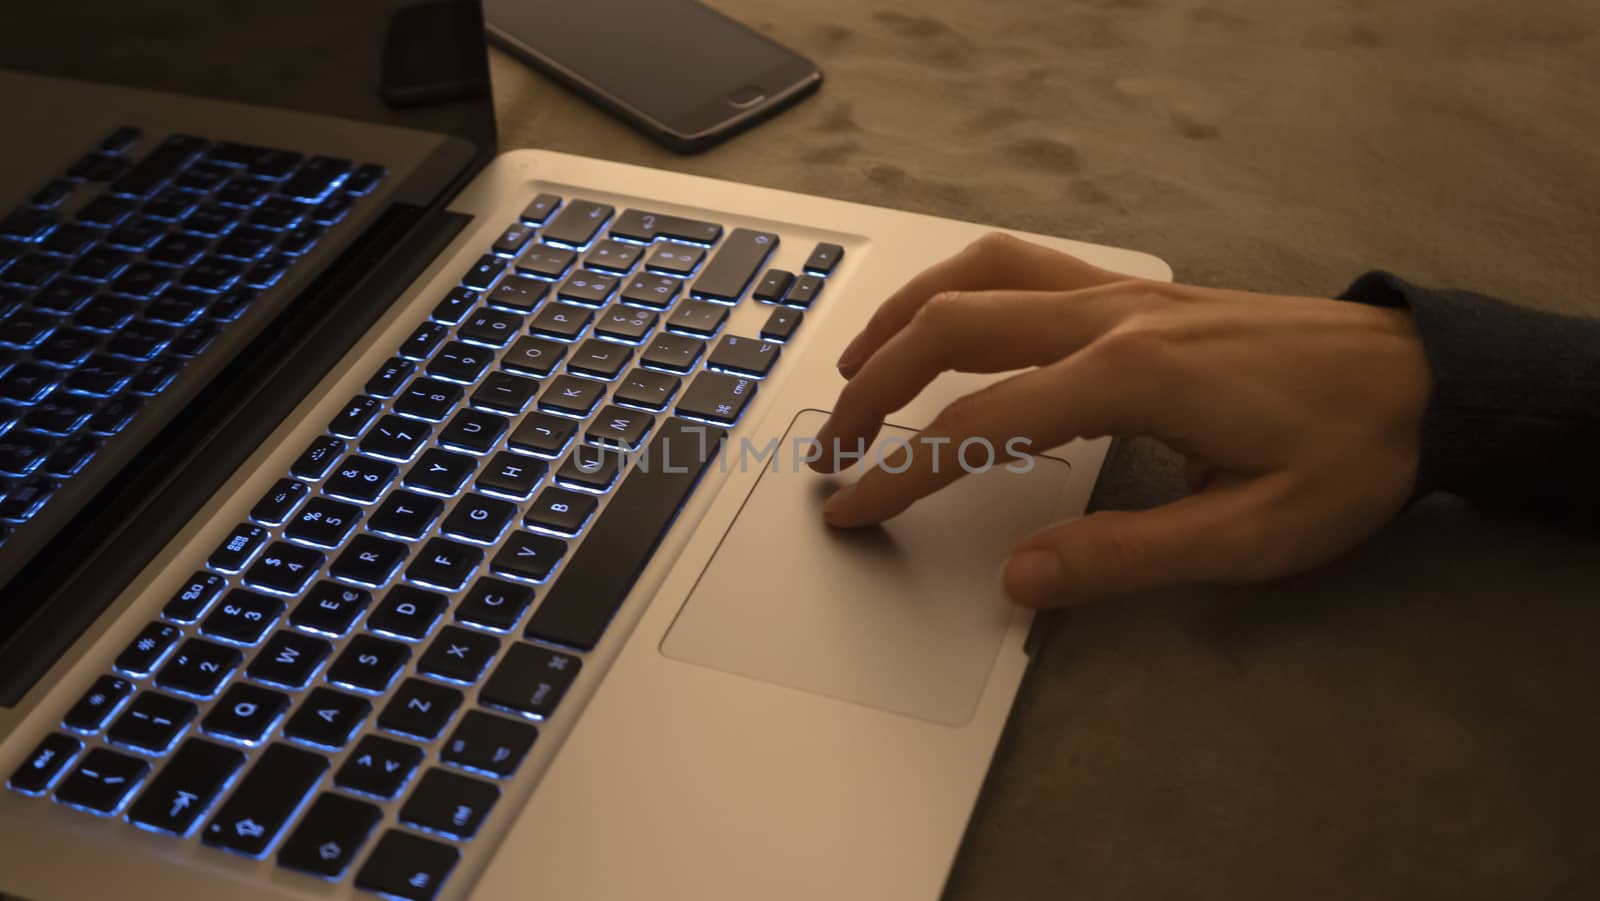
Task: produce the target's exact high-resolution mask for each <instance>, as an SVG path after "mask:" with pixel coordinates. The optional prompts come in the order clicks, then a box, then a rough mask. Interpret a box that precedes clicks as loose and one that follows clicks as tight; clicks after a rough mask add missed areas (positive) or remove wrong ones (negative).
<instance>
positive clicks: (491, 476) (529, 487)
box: [473, 451, 549, 501]
mask: <svg viewBox="0 0 1600 901" xmlns="http://www.w3.org/2000/svg"><path fill="white" fill-rule="evenodd" d="M548 469H549V465H548V464H546V463H545V462H544V461H543V460H529V459H528V458H527V457H524V456H522V455H521V454H511V453H506V452H504V451H502V452H500V453H498V454H495V455H494V457H493V458H491V459H490V460H489V462H488V464H487V465H485V466H484V468H483V472H482V473H481V474H479V476H478V480H477V481H476V482H474V483H473V486H474V487H475V488H477V489H478V490H479V491H482V492H484V493H485V494H492V495H495V496H497V497H508V498H512V499H514V500H519V501H525V500H527V499H528V498H530V497H532V496H533V491H534V489H535V488H538V487H539V483H540V482H541V481H543V480H544V476H545V472H546V471H547V470H548Z"/></svg>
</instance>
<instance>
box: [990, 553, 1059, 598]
mask: <svg viewBox="0 0 1600 901" xmlns="http://www.w3.org/2000/svg"><path fill="white" fill-rule="evenodd" d="M1004 581H1005V588H1006V593H1007V594H1009V595H1011V599H1012V600H1014V601H1016V602H1017V603H1019V604H1022V605H1024V606H1028V607H1043V606H1045V605H1047V604H1049V603H1050V602H1051V601H1054V600H1055V599H1057V598H1058V597H1060V596H1061V590H1062V588H1063V587H1064V586H1063V585H1062V574H1061V557H1060V555H1058V554H1057V553H1056V552H1054V551H1045V550H1031V551H1021V552H1019V553H1016V554H1012V555H1011V557H1010V559H1008V560H1006V566H1005V576H1004Z"/></svg>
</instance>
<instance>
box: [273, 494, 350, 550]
mask: <svg viewBox="0 0 1600 901" xmlns="http://www.w3.org/2000/svg"><path fill="white" fill-rule="evenodd" d="M360 521H361V508H360V507H356V506H353V505H351V504H346V503H343V502H340V501H335V500H329V499H328V498H325V497H314V498H312V499H311V500H309V501H307V502H306V504H305V506H303V507H301V508H300V512H299V513H296V514H295V515H294V518H293V519H290V520H289V525H288V527H287V528H285V529H284V530H283V534H284V537H285V538H288V539H290V540H292V541H298V542H302V543H305V544H313V545H316V546H317V547H322V548H336V547H338V546H340V545H342V544H344V542H345V539H346V538H349V537H350V533H351V532H352V531H354V530H355V527H356V523H358V522H360Z"/></svg>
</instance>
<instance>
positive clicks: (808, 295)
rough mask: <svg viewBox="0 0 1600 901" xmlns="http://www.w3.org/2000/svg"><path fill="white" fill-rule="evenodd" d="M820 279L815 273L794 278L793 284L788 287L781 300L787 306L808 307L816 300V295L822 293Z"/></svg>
mask: <svg viewBox="0 0 1600 901" xmlns="http://www.w3.org/2000/svg"><path fill="white" fill-rule="evenodd" d="M822 285H823V281H822V279H820V278H818V277H817V276H815V275H802V276H800V277H799V278H797V279H795V280H794V285H792V286H791V287H790V288H789V293H788V294H785V295H783V302H784V304H785V305H787V306H791V307H799V308H800V309H802V310H804V309H809V308H810V306H811V305H812V304H813V303H816V301H817V295H819V294H821V293H822Z"/></svg>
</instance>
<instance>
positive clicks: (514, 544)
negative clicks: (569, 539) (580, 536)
mask: <svg viewBox="0 0 1600 901" xmlns="http://www.w3.org/2000/svg"><path fill="white" fill-rule="evenodd" d="M559 490H560V489H558V488H549V489H546V490H545V495H548V494H550V493H551V492H553V491H559ZM540 502H541V503H546V500H545V497H544V496H543V495H541V496H540ZM551 503H552V504H554V502H551ZM594 504H595V500H594V498H592V497H583V496H581V495H579V496H577V497H576V498H575V499H574V500H572V501H571V502H570V506H571V507H572V508H573V511H574V513H573V516H574V518H577V516H578V515H579V514H580V512H581V511H582V510H583V509H584V508H587V509H588V510H591V511H592V510H593V509H594ZM581 515H582V516H583V517H584V518H587V517H588V515H589V514H587V513H582V514H581ZM528 516H529V518H530V519H532V518H533V516H534V511H530V512H529V514H528ZM580 525H581V523H580ZM566 553H567V543H566V542H565V541H562V540H561V539H559V538H551V537H550V536H549V535H536V534H534V533H532V532H514V533H512V535H511V537H510V538H508V539H506V543H505V544H504V545H503V546H502V547H501V548H500V551H499V552H498V553H496V554H495V555H494V561H493V562H491V563H490V564H489V568H490V569H492V570H494V571H495V573H496V574H498V575H502V576H508V577H510V578H513V579H522V580H524V581H527V582H543V581H544V580H545V579H548V578H550V571H551V570H553V569H555V566H556V564H557V563H560V562H561V558H562V557H563V556H565V555H566Z"/></svg>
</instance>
